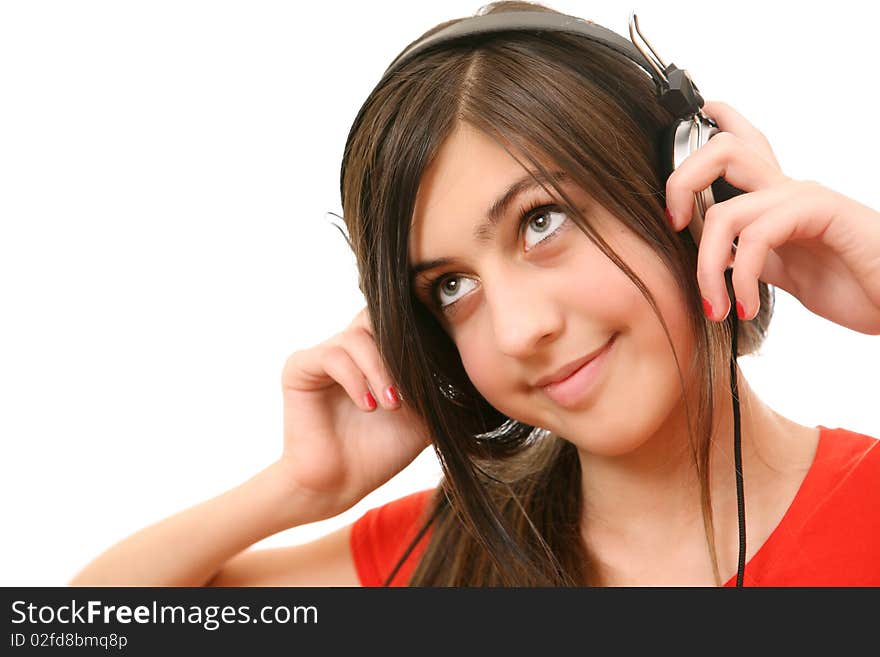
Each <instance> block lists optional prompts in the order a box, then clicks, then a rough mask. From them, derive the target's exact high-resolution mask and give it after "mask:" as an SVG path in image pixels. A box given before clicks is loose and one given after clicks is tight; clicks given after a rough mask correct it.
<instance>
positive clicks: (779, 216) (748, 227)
mask: <svg viewBox="0 0 880 657" xmlns="http://www.w3.org/2000/svg"><path fill="white" fill-rule="evenodd" d="M703 113H704V114H706V115H707V116H709V117H711V118H712V119H713V120H714V121H715V123H716V124H717V125H718V129H719V130H720V132H719V133H717V134H715V135H714V136H713V137H712V138H711V139H710V140H709V141H708V142H707V143H706V144H704V145H703V146H701V147H700V148H699V149H697V150H696V151H695V152H693V153H691V154H690V155H689V156H688V157H687V158H685V159H684V161H683V162H682V163H681V164H680V165H679V166H678V168H676V170H675V171H674V172H673V173H672V174H671V175H670V176H669V178H668V180H667V183H666V203H667V207H668V210H669V212H670V213H671V215H672V217H673V228H674V230H676V231H680V230H682V229H684V228H685V227H686V226H687V225H688V223H689V222H690V220H691V216H692V213H693V208H694V194H695V193H696V192H699V191H701V190H703V189H705V188H707V187H709V186H710V185H711V184H712V182H713V181H714V180H715V179H716V178H718V177H719V176H722V177H723V178H724V179H725V180H726V181H727V182H729V183H730V184H731V185H733V186H734V187H737V188H739V189H741V190H743V191H744V192H745V193H744V194H741V195H739V196H735V197H733V198H731V199H728V200H726V201H723V202H721V203H716V204H714V205H712V206H711V207H710V208H709V210H708V211H707V212H706V216H705V222H704V225H703V231H702V235H701V237H700V244H699V249H698V260H697V262H698V264H697V282H698V284H699V286H700V289H701V290H702V292H703V297H704V299H706V300H708V302H709V304H710V305H711V308H710V307H708V306H707V307H706V312H707V314H709V315H710V319H713V320H715V321H721V320H723V319H724V318H725V317H726V316H727V313H728V312H730V300H729V297H728V295H727V287H726V285H725V282H724V272H725V270H726V268H727V267H728V266H730V265H731V264H732V266H733V274H732V275H733V287H734V290H735V292H736V299H737V306H738V315H739V317H740V318H741V319H752V318H754V317H755V315H757V313H758V305H759V300H758V281H759V280H761V281H764V282H765V283H768V284H769V285H773V286H775V287H779V288H782V289H783V290H786V291H787V292H789V293H791V294H792V295H794V296H795V297H796V298H797V299H798V300H799V301H800V302H801V303H802V304H803V305H804V306H805V307H806V308H808V309H810V310H811V311H813V312H814V313H816V314H817V315H821V316H822V317H825V318H827V319H829V320H831V321H832V322H835V323H836V324H840V325H841V326H845V327H847V328H850V329H852V330H854V331H859V332H860V333H867V334H870V335H880V212H877V211H876V210H873V209H871V208H869V207H867V206H866V205H862V204H861V203H858V202H856V201H854V200H853V199H851V198H849V197H847V196H844V195H843V194H840V193H838V192H835V191H834V190H831V189H828V188H826V187H823V186H822V185H820V184H819V183H817V182H814V181H811V180H803V181H802V180H793V179H792V178H789V177H788V176H786V175H785V174H784V173H782V170H781V168H780V166H779V163H778V162H777V161H776V157H775V156H774V154H773V150H772V149H771V148H770V144H769V142H768V141H767V138H766V137H765V136H764V135H763V134H762V133H761V132H760V131H759V130H758V129H757V128H755V127H754V126H753V125H752V124H751V123H749V122H748V121H747V120H746V119H745V118H744V117H743V116H742V115H741V114H739V113H738V112H736V111H735V110H734V109H733V108H731V107H730V106H729V105H727V104H725V103H721V102H717V101H714V102H708V101H707V102H706V103H705V104H704V105H703ZM737 235H738V236H739V241H738V242H737V247H736V252H735V255H731V254H732V249H731V246H732V244H733V240H734V238H735V237H737ZM704 306H705V303H704ZM740 306H741V307H740ZM712 309H714V311H712Z"/></svg>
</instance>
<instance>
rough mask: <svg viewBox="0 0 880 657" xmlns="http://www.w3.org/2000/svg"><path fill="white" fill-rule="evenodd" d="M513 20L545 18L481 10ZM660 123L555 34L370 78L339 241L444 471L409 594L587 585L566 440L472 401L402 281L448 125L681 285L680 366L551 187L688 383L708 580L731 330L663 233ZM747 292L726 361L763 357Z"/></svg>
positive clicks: (573, 465) (766, 302)
mask: <svg viewBox="0 0 880 657" xmlns="http://www.w3.org/2000/svg"><path fill="white" fill-rule="evenodd" d="M511 10H530V11H554V10H552V9H549V8H548V7H546V6H544V5H540V4H537V3H528V2H511V1H506V2H495V3H491V4H489V5H486V6H485V7H483V8H482V9H481V11H480V13H492V12H500V11H511ZM554 13H559V12H554ZM458 20H461V19H455V20H451V21H447V22H444V23H441V24H439V25H437V26H435V27H434V28H432V29H430V30H428V32H426V33H425V34H424V35H422V37H419V38H423V37H424V36H427V35H429V34H432V33H434V32H436V31H437V30H440V29H442V28H443V27H446V26H447V25H450V24H452V23H454V22H457V21H458ZM673 118H674V117H673V116H672V115H671V114H669V113H668V112H667V110H665V109H664V108H663V107H662V106H661V105H660V104H659V103H658V101H657V99H656V96H655V93H654V86H653V82H652V81H651V80H650V78H648V77H647V75H646V74H645V73H644V72H643V71H642V70H641V69H640V68H638V67H637V66H636V65H635V64H634V63H633V62H632V61H630V60H628V59H627V58H626V57H623V56H622V55H620V54H618V53H616V52H613V51H611V50H610V49H608V48H605V47H603V46H601V45H597V44H594V43H593V42H591V41H588V40H586V39H583V38H580V37H578V36H575V35H567V34H559V33H552V34H540V33H528V34H526V33H495V34H490V35H481V36H479V37H475V38H471V39H469V40H468V41H467V42H464V43H461V42H458V43H455V44H452V45H448V44H447V46H446V47H444V48H442V49H437V50H432V51H429V52H427V53H425V54H423V55H422V56H420V57H417V58H415V59H414V60H411V61H409V62H408V63H407V64H405V65H404V66H403V67H402V68H400V69H399V70H397V71H396V73H395V74H393V75H391V76H390V77H388V79H386V80H384V82H383V83H382V84H381V85H378V86H377V88H375V89H374V90H373V91H372V93H371V94H370V95H369V97H368V98H367V99H366V101H365V102H364V104H363V106H362V107H361V109H360V111H359V113H358V114H357V116H356V118H355V120H354V123H353V125H352V127H351V131H350V133H349V136H348V139H347V141H346V145H345V151H344V155H343V160H342V169H341V194H342V207H343V213H344V220H345V223H346V227H347V231H348V240H349V243H350V245H351V248H352V249H353V251H354V253H355V257H356V259H357V265H358V272H359V284H360V288H361V291H362V292H363V294H364V297H365V299H366V302H367V307H368V311H369V313H370V317H371V319H372V322H373V328H374V332H375V338H376V343H377V346H378V349H379V352H380V354H381V356H382V358H383V359H384V361H385V363H386V364H387V367H388V372H389V375H390V376H391V377H392V379H393V380H394V381H395V383H396V385H397V386H398V387H399V389H400V392H401V394H402V396H403V397H404V398H405V399H406V400H407V402H408V403H409V404H411V405H412V407H413V408H414V409H415V410H416V411H417V412H418V413H419V414H420V415H421V416H422V417H423V418H424V419H425V422H426V424H427V426H428V427H429V429H430V431H431V435H432V436H433V447H434V450H435V452H436V454H437V457H438V459H439V461H440V464H441V467H442V471H443V477H442V480H441V482H440V485H439V486H438V488H437V491H436V493H435V495H434V497H433V499H432V501H431V504H429V505H428V507H429V508H428V509H426V512H425V520H426V521H427V520H432V521H433V525H432V532H431V534H430V539H429V541H428V544H427V548H426V549H425V552H424V554H423V556H422V557H421V559H420V561H419V564H418V566H417V567H416V569H415V571H414V573H413V575H412V577H411V579H410V582H409V584H410V585H411V586H573V585H601V583H602V582H601V581H600V580H599V574H598V569H597V568H596V563H595V561H594V559H593V557H592V556H591V554H590V551H589V548H588V546H586V545H585V543H584V541H583V539H582V534H581V505H582V499H581V490H582V489H581V469H580V465H579V459H578V455H577V451H576V448H575V446H574V445H573V444H572V443H571V442H569V441H568V440H566V439H565V438H563V437H561V436H558V435H556V434H554V433H552V432H549V431H548V430H546V429H543V428H541V427H535V426H531V425H528V424H524V423H522V422H519V421H517V420H515V419H514V418H511V417H508V416H506V415H505V414H503V413H501V412H500V411H498V410H497V409H496V408H494V407H493V406H492V405H491V404H490V403H489V402H488V401H487V400H486V399H484V398H483V396H482V395H481V394H480V392H479V391H478V390H477V389H476V388H475V387H474V386H473V384H472V383H471V381H470V379H469V378H468V376H467V374H466V372H465V370H464V367H463V365H462V362H461V359H460V357H459V354H458V350H457V348H456V346H455V344H454V342H453V341H452V340H451V339H450V337H449V335H448V334H447V333H446V331H445V330H444V329H443V327H442V326H441V325H440V323H439V322H438V321H437V319H436V318H435V317H434V315H433V314H432V313H431V312H430V311H429V310H428V309H427V308H426V307H425V306H424V305H423V304H422V303H421V302H420V301H419V300H418V298H417V296H416V294H415V291H414V290H413V289H412V287H411V279H410V269H409V267H410V263H409V256H408V253H409V248H408V244H409V234H410V223H411V219H412V216H413V209H414V206H415V198H416V192H417V190H418V187H419V181H420V179H421V176H422V173H423V172H424V170H425V169H426V168H427V167H428V165H429V164H430V162H431V161H432V158H433V157H434V155H435V154H436V153H437V151H438V149H439V148H440V146H441V144H442V143H443V142H444V140H445V139H446V137H447V136H448V135H449V134H450V133H451V131H452V130H453V129H454V128H455V126H456V125H457V123H458V122H466V123H468V124H469V125H471V126H473V127H474V128H476V129H478V130H481V131H483V133H484V134H486V135H488V136H490V137H491V138H493V139H495V140H497V141H498V143H499V144H500V145H502V146H503V147H504V148H505V149H506V150H508V152H509V153H511V151H510V149H509V147H513V149H515V150H516V151H517V152H519V153H524V154H525V155H526V158H527V159H528V160H529V164H530V165H531V167H532V168H534V169H536V170H538V171H540V172H542V173H543V174H544V175H545V176H547V178H546V179H547V180H551V178H550V177H549V171H548V170H547V169H546V168H545V167H544V166H543V165H542V162H541V160H544V161H549V162H553V163H554V164H556V165H557V166H558V167H559V168H561V169H563V170H565V171H566V172H567V173H568V174H569V176H570V177H571V179H572V180H573V181H574V182H575V184H577V185H579V186H580V187H581V188H583V189H585V190H590V193H591V194H592V195H593V196H594V197H595V198H596V200H597V201H598V202H599V203H601V204H602V205H603V206H604V207H605V208H607V209H608V210H609V212H611V213H612V214H614V215H615V216H616V217H617V218H618V219H619V220H620V221H621V222H622V223H623V224H624V225H625V226H626V227H627V228H628V229H629V230H631V231H632V232H633V233H634V234H635V235H636V236H638V237H639V238H640V239H641V240H643V241H644V242H645V243H646V244H648V245H650V246H651V248H652V249H653V250H654V251H655V252H656V253H657V254H658V255H659V256H660V258H661V259H662V261H663V262H664V263H665V265H666V267H668V269H669V270H670V272H671V273H672V274H673V276H674V278H675V280H676V281H677V282H678V285H679V286H680V287H681V290H682V292H683V295H684V297H685V299H686V300H687V312H688V316H689V323H688V324H689V327H690V329H691V331H692V332H693V336H694V339H695V349H694V353H693V360H692V362H687V363H681V362H679V359H678V354H676V353H675V349H674V347H673V343H672V339H671V337H670V335H669V330H668V327H667V326H666V323H665V322H664V321H663V318H662V316H661V313H660V312H659V310H658V307H657V304H656V302H655V300H654V297H653V295H652V294H651V293H650V291H649V290H648V289H647V287H646V286H645V284H644V283H643V282H642V281H641V279H639V278H638V277H637V276H636V275H635V273H634V272H633V271H632V270H631V269H630V268H629V267H628V266H627V265H626V263H624V262H623V261H622V260H621V259H620V258H619V257H618V256H617V254H616V253H614V252H613V251H612V250H611V248H610V247H609V246H608V244H606V242H605V241H604V240H603V239H602V238H601V236H600V235H599V234H598V233H596V232H595V231H594V230H593V229H592V228H591V226H590V225H589V222H588V221H587V220H586V219H585V218H584V217H583V216H582V215H581V214H580V213H579V212H578V209H577V207H576V204H575V203H573V202H572V201H571V199H570V198H568V197H567V195H566V194H565V193H564V191H563V190H562V189H560V188H559V186H558V185H557V184H556V183H555V182H551V183H550V184H551V186H552V188H553V190H554V191H555V194H553V195H554V196H555V197H556V198H557V199H558V200H559V205H560V207H562V208H563V210H564V211H565V212H566V213H567V214H568V216H569V217H571V218H572V220H573V221H575V223H576V224H577V225H578V226H579V228H580V229H581V230H582V231H583V232H584V233H585V234H586V235H587V236H588V237H589V238H590V239H591V240H593V241H594V242H595V243H596V244H597V246H598V247H599V248H600V249H602V251H603V252H604V253H605V254H606V255H607V256H608V257H609V258H610V259H611V260H612V261H613V262H614V263H615V264H616V265H617V266H618V267H619V268H620V269H621V270H622V271H623V272H625V273H626V274H627V276H628V277H629V278H630V279H631V280H632V281H633V284H634V285H636V286H637V287H638V289H639V290H640V291H641V292H642V294H643V295H644V296H645V298H646V299H647V300H648V302H649V303H650V304H651V306H652V307H653V308H654V312H655V313H656V315H657V317H658V319H659V320H660V322H661V325H662V326H663V329H664V331H665V332H666V335H667V339H668V340H669V345H670V349H671V350H672V352H673V355H674V356H675V360H676V363H677V364H678V368H679V377H680V382H681V389H682V399H683V400H684V401H685V403H686V404H687V395H686V389H687V388H688V387H689V386H692V385H695V384H696V385H697V388H698V390H699V395H698V399H699V402H698V404H697V408H694V409H690V408H687V407H686V408H687V411H688V413H687V414H688V425H689V437H690V444H691V451H692V455H693V459H694V464H695V466H696V468H697V472H698V475H699V480H700V490H701V506H702V509H703V518H704V525H705V528H706V537H707V547H708V550H709V553H710V556H711V559H712V563H713V566H714V570H715V579H716V582H717V583H719V584H720V583H721V582H720V578H719V574H718V566H717V558H716V555H715V548H714V530H713V526H712V511H711V500H710V496H709V485H708V482H709V436H710V433H711V427H712V414H713V408H714V401H715V400H714V395H713V382H714V381H716V377H717V376H719V375H721V376H723V375H725V373H726V370H725V369H724V367H723V365H724V364H725V363H728V362H729V359H730V348H731V347H730V346H731V328H732V322H736V321H739V320H738V319H737V318H736V315H735V313H730V314H729V316H728V318H727V320H725V321H724V322H721V323H715V322H709V321H708V320H706V318H705V316H704V314H703V310H702V302H701V295H700V291H699V288H698V286H697V282H696V263H697V258H696V255H697V249H696V245H695V244H694V242H693V239H692V238H691V236H690V233H689V231H687V230H684V231H681V232H680V233H677V234H676V233H674V232H673V231H672V230H670V228H669V226H668V224H667V223H666V219H665V212H664V207H665V178H663V175H662V166H661V159H660V150H659V143H658V141H659V138H660V135H661V134H662V131H663V129H664V128H665V127H667V126H668V125H669V124H670V123H671V122H672V121H673ZM511 155H512V156H514V157H516V156H515V155H514V154H513V153H511ZM517 159H518V158H517ZM520 163H521V164H522V162H520ZM524 169H525V170H526V171H528V170H529V168H528V167H526V166H525V165H524ZM545 190H546V191H548V192H550V190H549V189H547V188H546V187H545ZM551 193H552V192H551ZM759 292H760V304H761V310H760V312H759V313H758V315H757V317H755V318H754V319H753V320H751V321H747V322H739V329H738V330H739V337H738V351H739V354H738V355H743V354H748V353H751V352H753V351H754V350H756V349H757V348H758V347H759V346H760V344H761V342H762V341H763V338H764V335H765V332H766V328H767V325H768V323H769V321H770V317H771V315H772V297H771V295H770V290H769V289H768V286H767V285H766V284H765V283H760V284H759ZM682 368H683V369H684V371H685V372H687V376H685V375H684V374H683V373H682ZM694 376H696V377H698V379H697V380H696V381H694V379H693V377H694ZM723 401H725V402H727V401H729V400H728V399H724V400H723Z"/></svg>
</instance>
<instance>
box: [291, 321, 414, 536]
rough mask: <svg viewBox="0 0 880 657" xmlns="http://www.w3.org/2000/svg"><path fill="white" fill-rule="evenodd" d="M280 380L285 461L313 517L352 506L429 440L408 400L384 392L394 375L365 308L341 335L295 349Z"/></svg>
mask: <svg viewBox="0 0 880 657" xmlns="http://www.w3.org/2000/svg"><path fill="white" fill-rule="evenodd" d="M281 386H282V392H283V398H284V451H283V454H282V456H281V459H280V465H282V466H283V468H282V470H283V472H284V476H285V478H286V479H287V481H288V483H289V484H290V485H291V491H296V493H297V494H298V495H300V496H302V495H305V496H306V497H307V498H308V499H309V501H310V503H309V514H310V517H311V516H314V518H313V521H316V520H323V519H325V518H330V517H333V516H335V515H337V514H339V513H341V512H343V511H345V510H346V509H348V508H350V507H351V506H353V505H354V504H356V503H357V502H358V501H359V500H361V499H362V498H363V497H364V496H365V495H367V494H368V493H370V492H371V491H373V490H375V489H376V488H378V487H379V486H381V485H382V484H383V483H385V482H386V481H388V480H389V479H391V477H393V476H394V475H395V474H397V473H398V472H400V471H401V470H402V469H403V468H405V467H406V466H407V465H408V464H409V463H411V462H412V461H413V459H415V457H416V456H418V455H419V453H421V452H422V451H423V450H424V449H425V447H427V446H428V445H429V444H430V436H429V435H428V431H427V429H426V426H425V424H424V421H423V420H422V419H421V418H420V417H419V416H417V415H416V413H415V412H414V411H413V410H412V409H411V408H410V407H409V406H408V405H407V403H406V401H405V400H401V399H399V395H398V400H397V401H396V402H392V401H390V400H389V399H388V397H386V391H387V389H388V388H389V387H392V386H394V381H392V380H391V379H390V378H389V375H388V372H387V371H386V369H385V365H384V363H383V362H382V359H381V357H380V355H379V350H378V348H377V346H376V343H375V339H374V336H373V328H372V324H371V322H370V317H369V313H368V312H367V308H366V307H365V308H364V309H363V310H361V311H360V312H359V313H358V314H357V315H356V316H355V318H354V320H352V322H351V323H350V324H349V325H348V327H346V328H345V329H344V330H343V331H341V332H340V333H337V334H336V335H334V336H332V337H331V338H329V339H328V340H326V341H324V342H322V343H320V344H318V345H316V346H314V347H311V348H308V349H303V350H299V351H296V352H294V353H293V354H292V355H291V356H290V357H289V358H288V359H287V362H286V364H285V366H284V370H283V373H282V376H281ZM368 394H370V395H372V397H373V399H374V400H375V401H376V404H377V405H376V406H375V407H374V408H371V407H370V405H368V401H367V395H368Z"/></svg>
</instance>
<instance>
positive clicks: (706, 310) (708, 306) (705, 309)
mask: <svg viewBox="0 0 880 657" xmlns="http://www.w3.org/2000/svg"><path fill="white" fill-rule="evenodd" d="M703 312H704V313H705V314H706V317H708V318H709V319H712V304H711V303H709V300H708V299H707V298H706V297H703Z"/></svg>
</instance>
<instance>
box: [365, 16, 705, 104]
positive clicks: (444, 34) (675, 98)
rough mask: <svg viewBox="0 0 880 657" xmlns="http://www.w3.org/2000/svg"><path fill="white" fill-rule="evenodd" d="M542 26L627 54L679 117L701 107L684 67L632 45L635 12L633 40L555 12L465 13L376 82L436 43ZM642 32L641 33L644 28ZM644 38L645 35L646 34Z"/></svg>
mask: <svg viewBox="0 0 880 657" xmlns="http://www.w3.org/2000/svg"><path fill="white" fill-rule="evenodd" d="M542 31H543V32H565V33H568V34H574V35H577V36H581V37H584V38H586V39H589V40H591V41H593V42H596V43H599V44H601V45H603V46H605V47H606V48H610V49H612V50H614V51H615V52H617V53H619V54H621V55H623V56H625V57H627V58H628V59H630V60H631V61H632V62H634V63H635V64H636V65H638V66H639V67H640V68H641V69H642V70H644V71H645V72H646V73H647V74H648V76H649V77H650V78H651V79H652V80H653V81H654V83H655V86H656V92H657V95H658V97H659V100H660V103H661V104H662V105H663V106H664V107H666V109H668V110H669V111H670V112H671V113H672V114H673V115H674V116H675V117H676V118H689V117H691V116H693V115H694V114H696V113H698V112H700V108H701V107H702V106H703V99H702V97H701V96H700V94H699V91H698V89H697V86H696V85H695V84H694V83H693V82H692V81H691V79H690V76H688V74H687V72H686V71H684V70H680V69H678V68H676V66H675V64H670V65H669V66H666V65H665V64H663V62H662V61H661V60H660V59H659V57H657V54H656V53H655V52H654V49H653V48H652V47H651V45H650V44H648V43H647V41H645V43H646V44H647V47H648V49H649V50H650V51H651V54H652V55H653V56H654V60H655V61H652V60H650V59H648V57H646V55H645V54H644V53H645V51H644V50H643V49H641V48H639V47H637V45H634V39H635V36H634V31H635V32H638V21H637V19H636V17H635V14H632V15H631V17H630V35H632V38H633V42H631V41H629V40H627V39H625V38H623V37H622V36H620V35H619V34H617V33H616V32H614V31H612V30H609V29H608V28H606V27H602V26H601V25H597V24H596V23H593V22H592V21H587V20H584V19H583V18H578V17H576V16H569V15H567V14H559V13H555V12H553V13H550V12H543V11H509V12H499V13H494V14H482V15H477V16H470V17H467V18H462V19H460V20H458V21H456V22H455V23H453V24H452V25H448V26H446V27H445V28H443V29H441V30H439V31H438V32H435V33H434V34H431V35H429V36H427V37H425V38H424V39H421V40H419V41H417V42H415V43H413V44H411V45H410V46H409V47H407V48H406V50H404V51H403V52H402V53H401V54H399V55H398V56H397V57H396V58H395V59H394V61H392V62H391V64H390V65H389V66H388V68H387V69H385V72H384V73H383V74H382V79H381V80H380V82H379V84H378V85H377V87H378V86H379V85H381V84H382V83H383V82H384V81H385V79H386V78H387V77H388V76H390V75H391V74H392V73H393V72H394V71H395V70H396V69H398V68H400V67H401V66H403V65H404V64H405V63H406V62H408V61H410V60H411V59H413V58H415V57H416V56H417V55H419V54H421V53H423V52H425V51H426V50H429V49H431V48H433V47H435V46H438V45H441V44H446V43H450V42H453V41H459V40H461V41H463V40H466V39H468V38H470V37H476V36H480V35H482V34H487V33H492V32H542ZM638 33H639V36H641V32H638ZM642 39H643V40H644V37H642Z"/></svg>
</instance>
